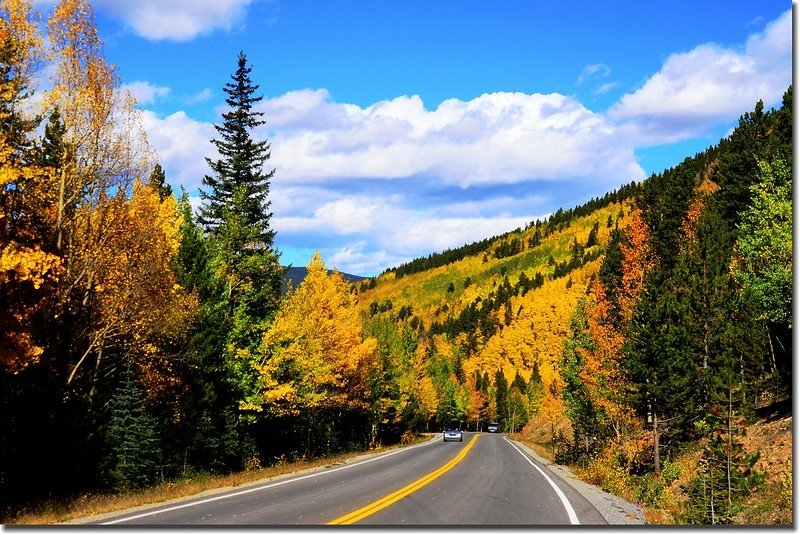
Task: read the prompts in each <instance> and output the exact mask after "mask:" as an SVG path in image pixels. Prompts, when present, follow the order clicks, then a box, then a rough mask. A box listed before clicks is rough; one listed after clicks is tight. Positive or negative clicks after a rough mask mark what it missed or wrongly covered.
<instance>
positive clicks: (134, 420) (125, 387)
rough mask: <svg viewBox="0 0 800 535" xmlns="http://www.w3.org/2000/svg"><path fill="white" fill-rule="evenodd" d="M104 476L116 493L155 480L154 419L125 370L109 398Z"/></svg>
mask: <svg viewBox="0 0 800 535" xmlns="http://www.w3.org/2000/svg"><path fill="white" fill-rule="evenodd" d="M110 410H111V419H110V422H109V424H108V429H107V431H106V444H107V448H108V450H107V452H106V456H105V459H104V461H103V472H104V477H105V479H106V482H107V484H109V486H111V487H112V488H114V489H115V490H130V489H136V488H141V487H144V486H145V485H147V484H148V483H152V482H153V481H154V480H155V477H156V470H157V468H158V459H159V456H160V448H159V444H158V436H157V428H156V421H155V419H154V418H153V417H152V416H151V415H150V414H149V413H148V412H147V409H146V408H145V407H144V402H143V397H142V390H141V387H140V386H139V383H138V380H137V378H136V376H135V375H134V373H133V371H132V370H131V369H130V367H129V368H127V369H126V370H125V372H124V374H123V377H122V381H121V382H120V385H119V387H118V388H117V391H116V392H115V393H114V395H113V397H112V398H111V403H110Z"/></svg>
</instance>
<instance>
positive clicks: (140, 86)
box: [122, 80, 170, 105]
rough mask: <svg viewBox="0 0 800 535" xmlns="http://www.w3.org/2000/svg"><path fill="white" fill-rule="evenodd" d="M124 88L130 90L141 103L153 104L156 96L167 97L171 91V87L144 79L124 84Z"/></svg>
mask: <svg viewBox="0 0 800 535" xmlns="http://www.w3.org/2000/svg"><path fill="white" fill-rule="evenodd" d="M122 89H123V90H126V89H127V90H128V91H130V92H131V94H132V95H133V97H134V98H135V99H136V102H137V103H139V104H140V105H146V104H152V103H153V102H155V101H156V98H160V97H165V96H167V95H168V94H169V92H170V88H169V87H165V86H159V85H153V84H151V83H150V82H145V81H142V80H137V81H135V82H131V83H129V84H124V85H123V86H122Z"/></svg>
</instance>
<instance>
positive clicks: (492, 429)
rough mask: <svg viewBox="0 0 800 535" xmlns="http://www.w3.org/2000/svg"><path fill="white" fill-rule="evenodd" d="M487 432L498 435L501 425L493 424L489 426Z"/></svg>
mask: <svg viewBox="0 0 800 535" xmlns="http://www.w3.org/2000/svg"><path fill="white" fill-rule="evenodd" d="M486 430H487V431H489V432H490V433H497V432H498V431H499V430H500V424H498V423H497V422H492V423H490V424H489V426H488V427H487V428H486Z"/></svg>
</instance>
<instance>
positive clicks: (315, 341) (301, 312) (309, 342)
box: [241, 252, 377, 415]
mask: <svg viewBox="0 0 800 535" xmlns="http://www.w3.org/2000/svg"><path fill="white" fill-rule="evenodd" d="M376 347H377V341H376V340H375V338H372V337H369V338H366V339H363V338H362V335H361V317H360V315H359V312H358V308H357V304H356V297H355V295H353V294H352V293H351V292H350V291H349V289H348V287H347V283H346V282H345V281H344V279H343V278H342V276H341V275H339V273H337V272H334V273H333V274H331V275H328V272H327V269H326V268H325V264H324V262H323V260H322V257H321V256H320V254H319V253H317V252H315V253H314V256H313V257H312V258H311V261H310V262H309V264H308V274H307V275H306V278H305V279H304V280H303V282H302V283H301V284H300V285H299V286H298V288H297V289H296V290H295V291H293V292H292V293H290V294H289V295H288V296H287V297H286V298H285V300H284V301H283V303H282V304H281V307H280V309H279V310H278V313H277V315H276V317H275V320H274V321H273V322H272V324H271V325H270V328H269V329H268V330H267V331H266V332H265V333H264V338H263V352H264V356H263V359H262V360H261V362H260V363H257V364H256V365H255V368H256V371H257V372H258V375H259V378H260V387H259V391H258V394H257V396H256V397H255V398H254V399H248V400H244V401H243V402H242V403H241V407H242V408H244V409H250V410H256V411H260V410H262V409H266V410H267V411H269V412H271V413H273V414H288V415H297V414H300V413H302V412H310V413H313V412H314V411H316V410H318V409H324V408H332V407H339V408H343V409H348V408H365V407H366V406H367V396H368V385H367V379H368V377H369V372H370V370H371V368H372V367H373V366H374V365H375V361H374V359H375V349H376Z"/></svg>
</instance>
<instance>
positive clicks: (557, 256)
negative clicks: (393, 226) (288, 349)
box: [356, 199, 632, 426]
mask: <svg viewBox="0 0 800 535" xmlns="http://www.w3.org/2000/svg"><path fill="white" fill-rule="evenodd" d="M631 206H632V205H631V202H630V200H627V199H625V200H621V201H619V202H609V203H608V204H606V205H605V206H602V207H600V208H598V209H596V210H594V211H592V212H591V213H589V214H588V215H584V216H581V217H569V218H567V220H566V221H560V222H559V221H551V222H534V223H531V224H530V225H529V226H528V227H527V228H526V229H518V230H516V231H513V232H510V233H508V234H506V235H503V236H501V237H498V238H497V239H495V240H494V241H492V242H491V243H489V244H488V246H487V247H486V249H485V250H484V251H482V252H478V253H477V254H473V255H471V256H467V257H465V258H463V259H460V260H457V261H454V262H452V263H449V264H445V265H442V266H439V267H435V268H433V269H429V270H425V271H420V272H417V273H411V274H407V275H404V276H401V277H398V276H396V273H395V272H394V271H388V272H386V273H384V274H382V275H381V276H380V277H378V278H377V279H376V280H374V281H362V282H361V283H359V284H358V285H357V286H356V288H357V289H358V290H359V295H358V306H359V308H360V310H361V313H362V316H363V317H364V318H365V321H367V322H369V321H381V319H383V320H389V321H392V322H395V323H396V325H397V326H398V329H403V328H406V329H410V330H411V331H412V332H414V333H415V335H416V336H417V337H419V340H420V342H419V343H420V346H422V347H424V348H427V350H426V351H421V352H420V353H421V354H423V355H427V359H425V358H423V359H422V361H421V362H420V361H417V366H422V367H423V368H424V369H423V370H418V373H421V374H422V375H423V376H424V375H426V374H429V375H435V374H436V373H442V372H440V371H438V370H439V369H440V365H439V364H435V363H434V362H433V361H434V360H436V359H439V360H444V362H446V363H448V364H445V368H446V369H447V370H449V373H450V374H451V376H452V377H450V379H449V380H448V379H446V378H442V379H440V380H439V384H441V383H442V381H444V382H445V383H447V382H448V381H449V382H450V383H452V384H455V385H459V387H460V388H461V390H460V392H461V396H462V402H463V405H462V407H461V409H462V410H455V409H454V411H453V412H454V413H455V414H462V416H461V417H460V418H464V417H465V416H464V415H466V414H470V416H471V419H472V420H474V423H475V425H476V426H477V425H479V423H480V421H481V418H497V417H502V416H503V415H502V414H499V411H498V410H497V407H496V406H495V403H496V402H495V399H494V398H495V397H496V390H497V388H498V385H497V378H496V377H495V374H496V373H498V371H500V372H502V374H503V376H504V378H505V381H506V382H507V383H508V384H509V385H511V384H513V383H514V382H515V381H516V384H517V385H518V387H519V390H520V391H524V390H525V389H526V388H528V390H530V389H531V388H534V389H536V390H537V392H536V393H531V392H528V395H527V396H525V397H523V399H524V400H525V404H526V414H527V415H532V413H534V412H535V413H538V414H539V415H540V416H541V417H544V418H545V419H546V420H548V421H551V422H557V421H559V420H563V419H564V418H565V414H564V405H563V401H562V400H561V394H560V392H561V389H562V388H561V382H562V379H561V375H560V372H559V361H560V359H561V357H562V351H563V343H564V339H565V337H566V336H567V335H568V333H569V322H570V319H571V318H572V317H573V315H574V313H575V309H576V306H577V303H578V300H579V299H580V298H581V296H583V295H585V293H586V289H587V286H588V284H589V281H590V280H591V279H592V277H594V276H595V275H596V274H597V271H598V269H599V267H600V264H601V261H602V257H603V254H604V250H605V247H606V244H607V243H608V240H609V238H610V236H611V233H612V231H614V229H616V228H625V226H626V225H627V221H628V219H629V211H630V210H631ZM437 362H438V361H437ZM448 366H449V368H448ZM446 373H448V372H447V371H445V374H446ZM436 382H437V381H436V380H435V379H434V383H436ZM526 385H528V386H526ZM437 390H438V393H437V399H438V400H439V404H441V397H442V394H441V393H442V391H444V390H445V388H444V387H441V386H440V387H439V388H438V389H437ZM481 390H483V392H484V397H485V398H486V399H485V400H483V403H482V404H481V402H480V400H479V401H478V402H476V401H475V398H476V396H477V397H478V398H480V395H481V394H480V393H479V392H480V391H481ZM456 398H458V396H456ZM454 403H455V404H456V405H458V401H457V400H456V401H455V402H454ZM437 418H441V416H438V417H437ZM467 419H469V418H467ZM519 423H520V424H522V423H524V421H522V420H520V422H519Z"/></svg>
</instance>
